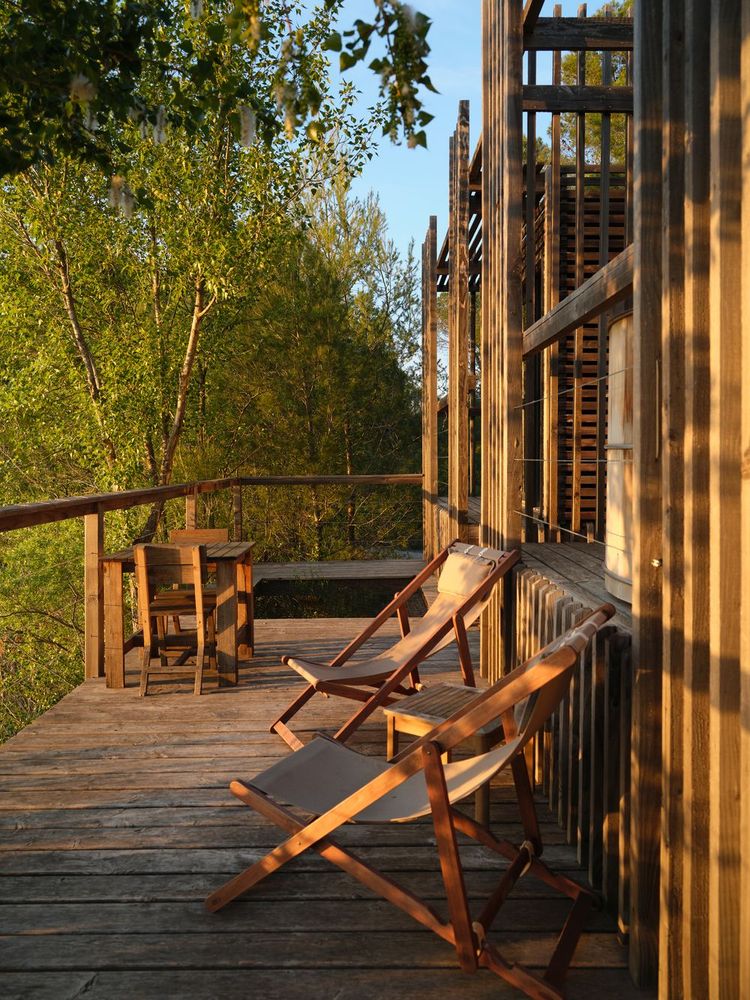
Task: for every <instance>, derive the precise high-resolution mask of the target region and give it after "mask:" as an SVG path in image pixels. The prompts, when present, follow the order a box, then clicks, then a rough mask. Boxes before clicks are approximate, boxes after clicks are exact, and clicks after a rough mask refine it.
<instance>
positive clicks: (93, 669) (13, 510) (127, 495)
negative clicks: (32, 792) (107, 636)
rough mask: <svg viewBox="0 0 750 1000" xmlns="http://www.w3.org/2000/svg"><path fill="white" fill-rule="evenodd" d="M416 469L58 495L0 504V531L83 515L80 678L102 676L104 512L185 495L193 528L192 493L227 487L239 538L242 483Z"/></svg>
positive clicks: (355, 480) (392, 479)
mask: <svg viewBox="0 0 750 1000" xmlns="http://www.w3.org/2000/svg"><path fill="white" fill-rule="evenodd" d="M421 485H422V474H421V473H415V474H393V475H391V474H385V475H360V476H355V475H352V476H235V477H233V478H231V479H203V480H200V481H197V482H192V483H178V484H175V485H170V486H155V487H151V488H147V489H139V490H122V491H121V492H116V493H93V494H89V495H86V496H78V497H62V498H60V499H57V500H43V501H40V502H38V503H25V504H13V505H10V506H7V507H0V532H5V531H13V530H16V529H18V528H29V527H34V526H38V525H43V524H53V523H55V522H57V521H67V520H71V519H74V518H79V517H81V518H83V521H84V594H85V624H84V630H85V633H84V634H85V653H84V668H85V677H86V679H87V680H88V679H90V678H95V677H103V676H104V584H103V575H102V556H103V555H104V554H105V548H104V515H105V514H106V513H107V512H109V511H115V510H130V509H131V508H133V507H143V506H147V505H150V504H155V503H166V501H168V500H175V499H178V498H180V497H184V498H185V527H186V528H195V527H196V522H197V506H198V497H199V496H200V495H201V494H208V493H217V492H220V491H223V490H230V491H231V493H232V535H233V537H234V539H235V540H239V539H241V537H242V520H243V519H242V489H243V487H245V486H268V487H275V486H309V487H315V486H346V487H350V488H351V487H360V488H363V487H364V488H371V487H378V486H421Z"/></svg>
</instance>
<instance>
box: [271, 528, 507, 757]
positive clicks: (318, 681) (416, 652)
mask: <svg viewBox="0 0 750 1000" xmlns="http://www.w3.org/2000/svg"><path fill="white" fill-rule="evenodd" d="M453 553H456V554H458V555H461V556H467V557H471V558H472V559H478V560H483V561H484V562H485V563H486V564H487V565H488V566H489V571H488V573H487V575H486V576H484V577H483V579H482V580H481V581H480V582H479V583H478V584H477V585H476V586H475V587H474V589H473V590H471V592H470V593H468V594H467V595H466V596H465V597H464V598H463V599H461V600H458V601H456V602H454V605H453V606H452V607H451V609H450V613H448V614H446V616H445V619H444V621H442V623H441V624H440V625H439V627H438V628H437V629H433V630H432V631H431V634H429V635H428V636H427V637H426V638H425V641H424V642H423V643H422V644H421V645H418V646H417V647H415V648H414V649H412V650H411V651H410V652H409V653H408V654H406V655H405V656H404V658H403V660H402V662H400V663H398V664H397V665H396V666H395V667H394V666H390V667H389V668H388V669H382V668H381V670H380V672H379V673H378V671H377V669H376V670H375V671H374V672H373V673H372V674H371V675H370V676H362V678H361V680H359V679H358V678H359V677H360V675H361V671H362V669H363V665H362V664H359V663H355V664H354V665H353V666H351V667H347V666H346V664H347V663H348V661H349V660H350V659H351V657H352V656H353V655H354V653H356V652H357V650H358V649H359V648H360V647H361V646H362V645H363V644H364V643H365V642H366V641H367V640H368V639H371V638H372V636H373V635H375V633H376V632H377V631H378V630H379V629H380V628H381V627H382V626H383V625H384V624H385V622H386V621H388V620H389V619H390V618H392V617H393V616H394V615H395V616H396V617H397V618H398V621H399V626H400V630H401V637H402V639H405V638H406V637H407V635H409V634H410V631H411V627H410V623H409V615H408V612H407V603H408V601H409V599H410V598H411V597H413V596H414V594H416V593H417V592H418V591H419V589H420V588H421V587H422V586H423V585H424V584H425V583H426V582H427V581H428V580H429V579H430V577H431V576H432V575H433V573H435V572H436V571H437V570H438V569H440V568H441V567H442V566H443V565H444V564H445V563H446V561H447V560H448V558H449V556H450V555H451V554H453ZM519 558H520V552H519V551H518V550H517V549H516V550H513V551H511V552H502V551H500V550H498V549H490V548H486V547H480V546H478V545H465V544H464V543H462V542H459V541H458V540H456V541H454V542H452V543H451V544H450V545H448V546H447V547H446V548H444V549H443V550H442V552H439V553H438V555H437V556H435V558H434V559H433V560H432V561H431V562H430V563H428V564H427V566H425V568H424V569H423V570H422V571H421V572H420V573H418V574H417V575H416V576H415V577H414V579H413V580H412V581H411V582H410V583H409V584H407V586H406V587H404V589H403V590H401V591H400V592H399V593H398V594H396V595H395V597H394V598H393V600H392V601H391V602H390V604H388V605H386V607H384V608H383V610H382V611H381V612H380V613H379V614H378V615H376V616H375V618H373V620H372V621H371V622H370V623H369V625H367V626H366V628H364V629H363V630H362V631H361V632H360V633H359V635H357V636H356V637H355V638H354V639H352V641H351V642H350V643H349V645H348V646H346V647H345V648H344V649H343V650H342V651H341V652H340V653H339V654H338V655H337V656H336V657H335V658H334V659H333V660H331V662H330V663H326V664H322V663H315V662H313V661H305V660H297V659H295V658H294V657H289V656H283V657H282V658H281V661H282V663H284V664H287V665H289V666H291V667H293V668H294V669H295V670H297V671H298V673H300V674H301V675H302V676H303V677H304V678H305V680H307V682H308V683H307V686H306V687H305V688H304V690H303V691H302V693H301V694H299V695H298V696H297V697H296V698H295V699H294V700H293V701H292V702H291V703H290V704H289V705H288V706H287V707H286V708H285V709H284V711H283V712H282V713H281V715H280V716H279V717H278V718H277V719H275V720H274V721H273V723H272V724H271V727H270V728H271V732H275V733H278V735H279V736H281V738H282V739H283V740H284V742H285V743H287V744H288V745H289V746H290V747H291V748H292V750H299V749H300V747H302V746H303V743H302V741H301V740H300V739H299V737H298V736H297V735H296V734H295V733H294V732H292V730H291V729H290V728H289V726H288V725H287V723H288V722H289V720H290V719H292V718H293V717H294V716H295V715H296V714H297V713H298V712H299V711H300V709H301V708H302V707H303V706H304V705H305V704H307V702H308V701H309V700H310V699H311V698H312V696H313V695H314V694H315V693H316V692H320V693H321V694H325V695H333V696H336V697H340V698H346V699H350V700H353V701H358V702H361V703H362V705H361V707H360V708H359V709H358V710H357V711H356V712H355V713H354V714H353V715H352V716H351V717H350V718H349V719H348V720H347V721H346V722H345V723H344V724H343V725H342V726H341V727H340V729H339V730H338V731H337V732H336V734H335V736H334V738H335V739H337V740H339V741H341V742H343V741H345V740H347V739H348V738H349V737H350V736H351V735H352V733H353V732H355V730H357V729H358V728H359V727H360V726H361V725H362V723H363V722H364V721H365V720H366V719H367V718H368V717H369V716H370V715H372V713H373V712H374V711H375V710H376V709H377V708H380V707H381V706H384V705H390V704H392V703H393V702H394V701H396V700H398V699H399V698H400V697H404V696H407V695H410V694H413V693H414V692H415V691H417V690H419V689H420V687H421V683H420V679H419V665H420V664H421V663H422V662H423V661H424V660H426V659H427V658H428V657H430V656H432V655H433V654H434V653H436V652H437V651H438V650H439V649H442V648H443V647H444V646H447V645H448V644H449V643H451V642H453V641H454V640H455V642H456V645H457V647H458V658H459V666H460V669H461V676H462V678H463V681H464V684H466V685H467V686H469V687H475V686H476V684H475V680H474V668H473V664H472V658H471V651H470V649H469V641H468V638H467V628H468V627H469V625H471V624H472V623H473V622H474V621H476V619H477V618H478V617H479V615H480V614H481V612H482V610H483V609H484V607H485V605H486V604H487V602H488V601H489V599H490V596H491V595H492V591H493V589H494V587H495V586H496V584H497V583H498V582H499V581H500V580H501V579H502V578H503V577H504V576H505V575H506V573H508V571H509V570H510V569H511V568H512V567H513V566H514V565H515V564H516V563H517V562H518V560H519ZM432 610H434V609H432ZM430 613H431V612H430V611H428V613H427V615H425V617H424V618H423V619H422V622H425V621H426V620H427V618H428V616H429V615H430ZM370 662H371V663H373V664H375V663H376V662H377V659H374V660H372V661H370ZM407 678H408V680H407Z"/></svg>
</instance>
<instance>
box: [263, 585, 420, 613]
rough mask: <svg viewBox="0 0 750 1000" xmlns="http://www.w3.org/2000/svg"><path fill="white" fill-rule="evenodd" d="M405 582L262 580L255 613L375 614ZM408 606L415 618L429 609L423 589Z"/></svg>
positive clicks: (411, 599) (410, 600) (412, 598)
mask: <svg viewBox="0 0 750 1000" xmlns="http://www.w3.org/2000/svg"><path fill="white" fill-rule="evenodd" d="M403 586H404V581H403V580H261V581H260V582H259V583H258V585H257V586H256V588H255V617H256V618H373V617H374V616H375V615H376V614H377V613H378V611H380V610H381V609H382V608H384V607H385V606H386V604H388V602H389V601H391V600H392V599H393V595H394V594H395V593H396V591H397V590H399V588H400V587H403ZM407 608H408V611H409V615H410V617H413V618H417V617H420V616H421V615H423V614H424V613H425V612H426V611H427V602H426V601H425V598H424V595H423V593H422V591H421V590H420V591H417V593H416V594H415V595H414V596H413V597H411V598H410V599H409V602H408V604H407Z"/></svg>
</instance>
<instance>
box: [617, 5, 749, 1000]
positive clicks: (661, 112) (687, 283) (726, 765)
mask: <svg viewBox="0 0 750 1000" xmlns="http://www.w3.org/2000/svg"><path fill="white" fill-rule="evenodd" d="M635 41H636V50H635V66H634V85H635V103H636V124H635V162H634V174H635V190H636V201H635V212H634V238H635V243H636V267H635V281H634V291H635V340H636V390H635V391H636V413H637V414H638V415H639V416H638V420H639V425H637V427H636V450H635V455H636V462H637V465H636V477H635V479H636V501H635V502H636V508H635V523H636V532H637V533H636V551H635V570H636V572H635V585H634V592H635V601H634V623H635V633H634V650H633V652H634V670H635V683H634V689H633V699H634V701H633V713H634V729H633V753H632V763H633V788H632V796H631V807H632V814H631V827H630V829H631V840H632V843H633V866H632V871H631V891H632V913H631V969H632V971H633V972H634V973H635V975H636V978H637V980H638V981H639V982H648V981H652V980H653V978H654V965H655V955H656V944H657V940H656V938H657V921H656V919H655V918H656V913H657V904H658V903H659V901H660V902H661V910H660V926H659V927H658V931H659V945H660V955H659V964H660V969H659V971H660V975H659V994H660V996H661V997H663V998H677V997H683V996H690V997H697V996H700V997H704V996H705V997H709V998H714V997H716V998H725V997H726V998H729V997H744V996H748V995H750V958H749V957H748V947H747V943H748V941H750V911H749V906H750V904H749V903H748V891H749V890H750V877H748V872H749V870H750V829H749V827H748V817H750V784H749V783H748V774H749V773H750V772H749V770H748V768H749V767H750V752H749V747H748V733H749V732H750V724H749V723H750V713H749V712H748V706H749V705H750V678H749V675H748V659H747V657H746V656H745V657H744V658H743V654H747V652H748V637H747V633H748V623H749V622H750V616H749V615H748V610H749V609H750V592H749V588H748V580H747V574H748V571H747V565H748V562H747V559H748V544H749V543H748V531H749V530H750V520H749V518H748V515H750V505H749V504H748V499H750V498H749V497H748V494H747V490H748V487H747V455H748V446H749V445H750V416H748V411H750V378H749V377H748V375H749V374H750V373H749V367H748V364H749V363H748V350H747V336H746V334H745V336H743V332H744V330H746V328H747V323H748V320H749V319H750V309H749V308H748V304H749V297H750V291H749V289H748V261H749V258H750V226H749V225H748V222H749V221H750V210H749V209H748V201H749V200H750V182H749V181H748V178H747V171H748V166H749V163H748V143H749V142H750V134H749V133H750V96H749V95H750V80H749V79H748V76H750V52H749V51H748V49H749V47H750V14H748V11H747V4H742V3H741V2H740V0H716V2H714V3H711V4H705V3H700V2H698V0H682V2H681V0H658V2H654V3H650V4H645V3H641V4H639V5H638V7H637V9H636V25H635ZM660 95H661V96H660ZM743 130H744V131H743ZM683 132H684V134H683ZM655 316H658V317H659V322H658V329H655V328H654V327H655V322H654V317H655ZM743 327H744V330H743ZM639 399H640V406H639V405H638V401H639ZM654 399H656V400H657V401H658V400H660V401H661V406H660V411H661V412H660V413H659V414H658V417H657V416H656V415H655V412H654V405H653V401H654ZM655 512H656V514H657V516H655ZM743 671H744V673H743ZM659 701H661V712H660V717H656V716H655V712H654V710H655V706H656V705H658V704H659ZM659 750H660V754H659ZM659 756H661V766H660V767H659V768H658V771H657V767H656V765H657V762H658V760H659ZM657 774H658V777H659V779H660V785H661V791H662V796H661V799H662V806H661V814H660V815H659V812H658V806H659V796H656V795H655V794H654V790H655V782H656V780H657ZM657 830H658V831H659V832H660V835H661V872H660V878H661V894H660V900H659V898H658V897H657V896H656V894H655V892H654V884H655V880H656V873H657V862H658V860H659V859H658V858H657V856H656V851H655V843H654V842H655V831H657Z"/></svg>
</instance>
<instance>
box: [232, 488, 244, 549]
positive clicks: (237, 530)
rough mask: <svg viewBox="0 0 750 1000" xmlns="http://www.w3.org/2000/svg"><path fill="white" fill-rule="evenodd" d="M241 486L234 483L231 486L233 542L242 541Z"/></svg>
mask: <svg viewBox="0 0 750 1000" xmlns="http://www.w3.org/2000/svg"><path fill="white" fill-rule="evenodd" d="M243 530H244V528H243V524H242V486H241V485H240V484H239V483H235V485H234V486H233V487H232V538H233V539H234V541H235V542H241V541H242V535H243Z"/></svg>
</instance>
